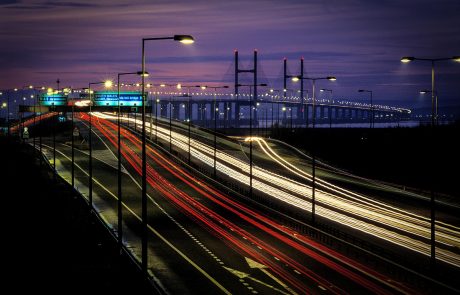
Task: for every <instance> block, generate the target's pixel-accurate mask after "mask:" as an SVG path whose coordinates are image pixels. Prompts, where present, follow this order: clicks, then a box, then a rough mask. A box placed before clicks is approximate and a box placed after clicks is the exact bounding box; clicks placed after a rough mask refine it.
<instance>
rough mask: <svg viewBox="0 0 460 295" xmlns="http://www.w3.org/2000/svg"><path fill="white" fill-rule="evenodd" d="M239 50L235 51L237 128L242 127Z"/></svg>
mask: <svg viewBox="0 0 460 295" xmlns="http://www.w3.org/2000/svg"><path fill="white" fill-rule="evenodd" d="M238 70H239V69H238V50H235V97H236V103H235V121H236V122H235V125H236V127H237V128H238V127H240V124H239V122H240V102H239V97H238V91H239V89H238V83H239V82H238Z"/></svg>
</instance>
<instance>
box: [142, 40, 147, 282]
mask: <svg viewBox="0 0 460 295" xmlns="http://www.w3.org/2000/svg"><path fill="white" fill-rule="evenodd" d="M141 73H142V74H141V76H142V212H141V213H142V214H141V217H142V257H141V260H142V262H141V264H142V271H143V272H144V273H147V265H148V261H147V258H148V257H147V233H148V232H147V229H148V228H147V157H146V149H145V102H144V91H145V75H144V73H145V39H142V71H141Z"/></svg>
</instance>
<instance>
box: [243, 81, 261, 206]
mask: <svg viewBox="0 0 460 295" xmlns="http://www.w3.org/2000/svg"><path fill="white" fill-rule="evenodd" d="M236 86H237V87H241V86H247V87H249V94H250V95H251V93H252V86H267V84H266V83H261V84H256V85H253V84H236ZM253 99H257V97H254V98H252V97H251V96H249V196H250V197H251V198H252V110H253V108H254V101H253Z"/></svg>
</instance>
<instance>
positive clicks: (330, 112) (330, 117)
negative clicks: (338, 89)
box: [319, 88, 333, 128]
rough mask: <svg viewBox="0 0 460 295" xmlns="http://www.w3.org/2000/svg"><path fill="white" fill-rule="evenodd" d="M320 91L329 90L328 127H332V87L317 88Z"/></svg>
mask: <svg viewBox="0 0 460 295" xmlns="http://www.w3.org/2000/svg"><path fill="white" fill-rule="evenodd" d="M319 91H320V92H329V93H330V94H331V99H330V100H329V107H328V109H329V112H328V113H329V128H332V97H333V96H332V89H326V88H322V89H320V90H319Z"/></svg>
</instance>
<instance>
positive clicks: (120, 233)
mask: <svg viewBox="0 0 460 295" xmlns="http://www.w3.org/2000/svg"><path fill="white" fill-rule="evenodd" d="M117 98H118V117H117V119H118V120H117V124H118V126H117V135H118V146H117V157H118V171H117V180H118V181H117V184H118V186H117V192H118V200H117V213H118V214H117V216H118V221H117V231H118V249H119V251H120V252H121V249H122V247H123V224H122V222H123V210H122V205H123V200H122V190H121V126H120V124H121V118H120V116H121V106H120V74H118V80H117Z"/></svg>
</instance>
